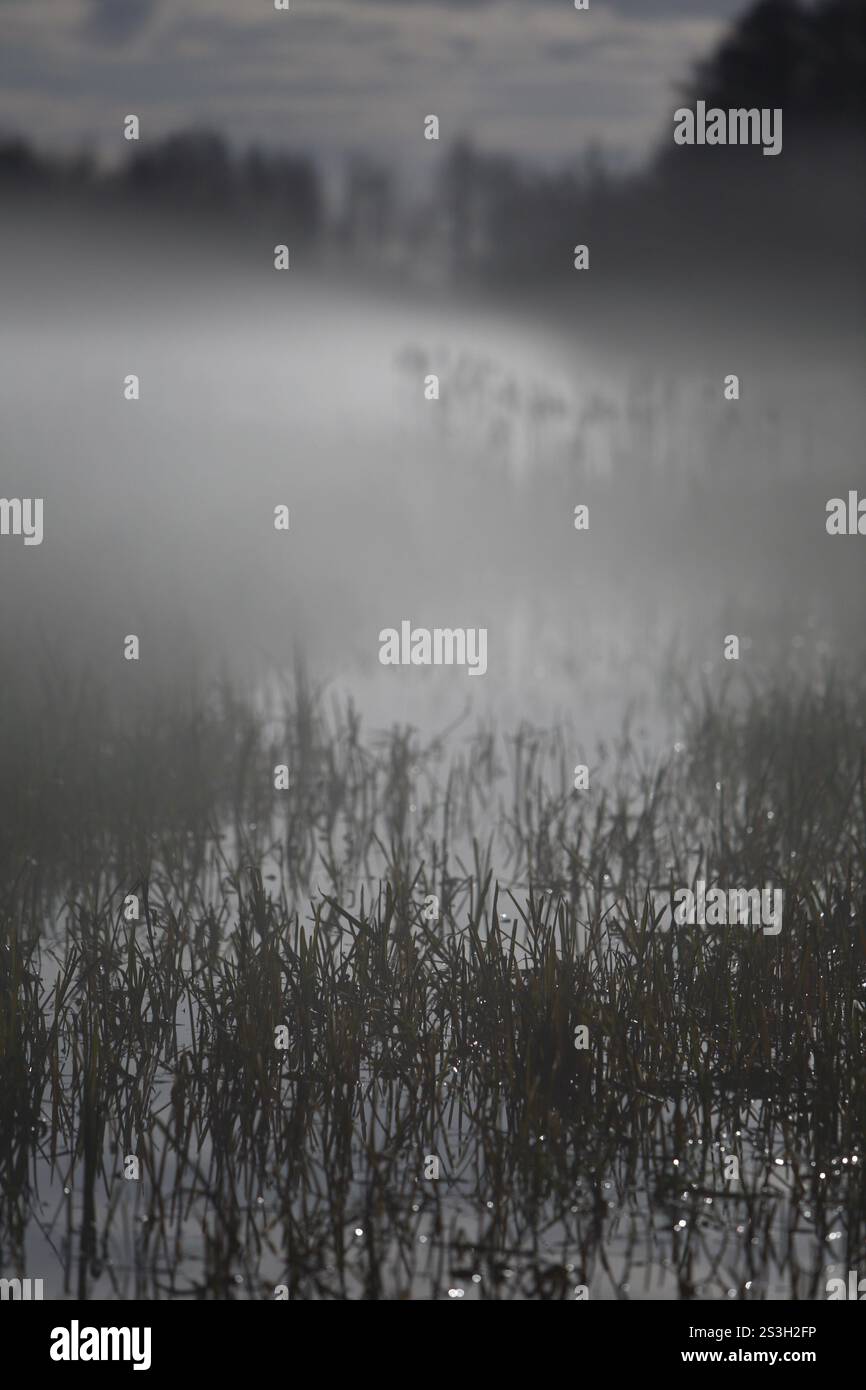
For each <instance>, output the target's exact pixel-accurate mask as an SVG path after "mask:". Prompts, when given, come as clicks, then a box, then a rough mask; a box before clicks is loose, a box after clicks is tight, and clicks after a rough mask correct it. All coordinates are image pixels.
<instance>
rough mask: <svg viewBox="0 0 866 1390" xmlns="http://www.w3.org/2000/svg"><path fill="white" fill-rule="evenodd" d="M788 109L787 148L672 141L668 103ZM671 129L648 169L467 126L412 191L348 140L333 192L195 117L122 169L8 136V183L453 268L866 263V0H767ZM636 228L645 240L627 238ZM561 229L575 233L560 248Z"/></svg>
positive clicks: (800, 268)
mask: <svg viewBox="0 0 866 1390" xmlns="http://www.w3.org/2000/svg"><path fill="white" fill-rule="evenodd" d="M698 100H702V101H705V102H706V104H707V107H708V108H709V107H719V108H721V109H723V110H728V109H731V108H753V107H757V108H776V107H779V108H781V109H782V110H783V112H784V144H783V150H782V153H781V154H780V155H779V156H777V157H772V156H771V157H767V156H765V155H763V153H762V151H761V148H760V147H748V148H743V147H738V148H730V147H722V146H716V147H712V148H709V147H703V148H700V149H697V148H693V147H692V148H690V147H687V146H676V145H675V144H674V141H673V113H674V110H675V108H676V107H677V106H680V105H690V106H694V104H695V103H696V102H697V101H698ZM668 129H669V135H667V136H666V137H664V138H663V143H662V144H661V145H660V148H659V150H658V152H657V154H656V156H655V157H654V158H653V159H652V160H651V161H650V162H649V164H648V165H647V167H646V168H645V169H643V170H642V171H640V172H639V173H636V174H632V175H629V176H614V175H613V174H612V173H611V172H610V170H609V168H608V167H607V165H606V163H605V161H604V158H603V157H602V155H601V154H600V153H599V152H597V151H596V152H593V151H590V152H589V153H587V154H585V155H584V156H583V158H581V159H578V160H575V162H574V164H573V165H572V166H571V167H570V168H568V169H560V170H558V171H555V172H543V171H539V170H538V169H534V168H532V167H529V166H526V165H524V164H521V163H520V162H518V161H517V160H513V159H510V158H507V157H502V156H492V155H489V154H485V153H482V152H480V151H479V150H477V149H476V148H474V146H473V145H472V143H471V142H470V141H468V140H458V141H457V142H455V143H454V144H453V145H452V146H451V147H450V149H449V150H448V151H447V152H446V153H445V154H444V156H443V158H442V159H441V161H440V163H439V165H438V170H437V174H436V177H435V180H434V184H433V186H432V187H431V189H430V190H429V193H428V195H427V198H426V200H425V201H424V202H422V203H421V204H418V203H415V204H410V203H409V202H407V201H406V200H405V199H404V198H403V197H402V195H401V190H400V188H399V185H398V181H397V179H396V178H395V177H394V175H393V173H392V172H391V171H389V170H388V169H387V168H385V167H384V166H382V165H380V164H377V163H376V161H375V159H372V158H359V157H354V158H352V159H351V160H350V161H349V162H348V164H347V168H346V172H345V178H344V180H343V189H342V196H341V198H340V200H339V204H338V206H337V207H328V206H327V203H326V199H325V197H324V194H323V184H322V178H321V174H320V171H319V170H318V168H317V166H316V163H315V160H314V159H313V158H311V157H310V156H308V155H306V154H303V153H285V152H272V151H266V150H263V149H257V148H253V149H251V150H249V151H246V152H237V151H234V150H232V148H231V147H230V145H229V143H228V142H227V141H226V140H225V139H224V138H223V137H222V136H221V135H219V134H215V133H212V132H209V131H197V130H193V131H185V132H179V133H177V134H174V135H171V136H169V137H167V138H164V139H161V140H159V141H157V142H154V143H152V144H148V145H146V146H145V145H142V146H138V145H132V146H131V147H130V149H131V152H130V155H129V158H128V160H127V161H126V163H125V164H124V165H123V167H122V168H120V169H118V170H115V171H112V172H110V173H108V172H105V171H103V170H100V169H99V168H98V166H97V165H96V163H95V161H93V160H92V159H90V158H89V157H87V156H78V157H76V158H72V159H61V158H50V157H48V156H45V155H43V154H40V153H38V152H36V151H34V150H33V149H32V148H31V147H30V146H29V145H28V143H27V142H26V141H25V140H24V139H22V138H20V137H18V138H10V139H7V140H6V141H5V142H4V143H0V198H2V199H3V200H4V201H5V202H7V203H8V202H9V201H10V200H12V199H14V198H15V197H16V195H17V196H27V195H29V196H30V197H31V198H38V197H39V196H40V195H43V196H48V197H50V198H54V197H57V196H60V197H62V198H64V199H67V198H68V199H74V200H76V201H83V202H85V203H87V204H96V205H97V206H99V207H101V208H103V209H106V208H110V207H131V208H132V209H141V210H146V211H147V212H148V214H155V215H159V216H164V217H165V218H170V217H171V216H174V217H176V218H178V219H180V220H181V221H183V222H185V223H187V224H189V223H190V222H192V223H196V222H197V221H198V219H199V218H201V219H206V220H207V223H208V225H209V227H210V228H211V229H212V230H218V231H230V230H231V229H232V228H236V227H238V228H242V227H250V228H252V229H254V230H256V231H260V230H261V231H267V232H268V234H271V233H273V236H274V240H275V241H284V240H285V241H290V240H293V241H298V240H304V241H308V242H310V243H316V244H322V245H331V246H336V247H338V248H339V249H340V250H341V251H342V252H344V253H345V252H349V253H351V254H353V255H356V256H358V257H361V258H364V259H366V260H375V259H377V258H379V259H385V260H388V259H390V260H392V261H395V262H400V263H402V264H403V265H406V264H407V263H408V264H411V263H412V262H414V263H415V264H421V263H423V264H428V265H429V264H430V263H431V262H433V263H435V264H437V265H438V266H439V267H441V268H443V269H445V270H447V271H448V272H449V273H450V274H451V275H453V276H454V277H455V278H459V279H463V280H486V281H488V282H492V283H502V282H509V283H512V284H521V283H525V284H532V283H543V282H545V281H548V280H555V279H557V278H558V277H560V276H563V275H566V274H571V273H572V267H571V256H570V254H568V253H569V251H570V248H571V246H573V245H576V244H578V243H585V244H586V245H588V246H589V247H590V248H591V253H592V264H593V267H594V268H596V267H597V268H600V269H601V270H602V271H603V272H604V278H606V279H609V278H610V277H615V278H617V279H618V280H620V281H623V282H628V281H629V280H631V279H636V278H638V277H639V278H640V279H641V280H645V278H646V274H647V267H648V265H649V267H650V268H652V267H653V266H658V267H659V268H663V267H664V266H666V265H670V264H671V263H675V264H676V266H677V268H678V272H679V274H680V275H681V276H685V277H688V275H689V272H690V270H693V271H694V272H695V274H696V283H697V277H698V276H699V277H700V278H701V279H705V278H706V276H707V273H708V271H709V273H710V274H712V271H713V268H715V269H717V271H718V273H719V277H720V278H724V276H725V274H726V273H727V272H730V271H732V270H733V271H736V272H737V273H740V274H742V273H743V272H745V273H746V274H748V273H749V271H752V272H754V273H759V274H761V275H767V276H770V277H773V276H776V277H779V278H781V279H782V280H783V281H785V282H789V281H791V280H793V281H794V282H795V283H798V284H803V283H804V282H806V281H808V280H809V279H815V278H820V279H826V278H827V276H828V274H835V275H836V276H837V277H838V278H839V279H840V281H841V282H842V283H844V284H846V285H850V284H851V282H852V277H853V279H854V280H857V281H859V280H860V279H861V277H862V272H863V250H862V249H863V245H864V238H866V181H864V173H866V4H864V0H817V3H807V0H758V3H756V4H755V5H754V6H753V7H752V8H751V9H750V10H749V11H748V12H747V13H746V15H745V16H744V17H743V18H742V19H741V20H740V21H739V22H738V23H737V24H736V25H735V26H734V27H733V28H732V30H731V31H730V33H729V34H728V35H727V36H726V38H725V39H724V40H723V41H722V43H721V44H720V45H719V46H718V47H717V49H716V50H715V52H713V53H711V54H710V55H709V56H708V57H707V58H706V60H705V61H703V62H702V63H700V64H699V65H698V68H697V70H696V71H695V73H694V74H693V75H692V76H691V78H690V79H689V80H688V81H687V82H685V83H684V85H683V87H682V88H681V90H680V91H679V92H677V93H675V94H673V97H672V101H671V119H670V124H669V128H668ZM636 240H637V243H638V251H637V252H636ZM563 248H565V250H564V249H563Z"/></svg>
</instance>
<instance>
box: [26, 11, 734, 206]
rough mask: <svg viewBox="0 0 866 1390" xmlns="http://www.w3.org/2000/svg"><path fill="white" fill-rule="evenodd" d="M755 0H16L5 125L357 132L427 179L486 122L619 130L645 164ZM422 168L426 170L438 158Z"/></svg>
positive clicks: (624, 150) (60, 144)
mask: <svg viewBox="0 0 866 1390" xmlns="http://www.w3.org/2000/svg"><path fill="white" fill-rule="evenodd" d="M747 7H748V5H747V0H591V4H590V10H589V11H587V12H578V11H575V9H574V7H573V4H572V3H571V0H291V9H290V11H289V12H288V13H283V12H276V11H275V10H274V8H273V4H272V3H271V0H0V129H2V130H3V131H4V132H8V131H15V132H16V133H18V134H23V135H25V136H27V137H28V138H29V139H30V140H31V141H32V142H33V143H34V144H36V145H38V146H39V147H41V148H43V149H47V150H51V149H55V150H57V151H58V152H59V151H68V150H70V149H80V148H87V149H89V150H90V151H91V152H93V153H94V154H95V155H96V156H97V157H98V158H100V159H101V160H104V161H106V162H109V163H110V162H112V160H113V159H115V158H119V157H122V156H123V155H124V154H125V153H126V148H125V147H124V143H123V141H122V140H121V139H120V132H121V129H122V122H123V117H124V116H125V115H126V114H127V113H130V112H135V114H137V115H138V116H139V117H140V118H141V121H142V131H143V136H144V135H147V136H159V135H163V134H166V133H167V132H169V131H172V130H177V129H179V128H184V127H190V126H199V127H201V126H207V127H209V128H213V129H217V130H220V131H222V132H223V133H224V134H225V135H226V136H227V137H228V138H229V139H230V140H231V141H232V142H233V143H235V144H237V145H239V146H246V145H248V144H250V143H253V142H258V143H262V144H265V145H269V146H276V147H287V148H292V149H303V150H306V151H310V152H312V153H314V154H316V155H317V156H318V157H319V158H320V159H322V160H323V162H324V163H325V164H327V163H328V162H329V161H330V160H334V159H340V158H342V157H344V156H345V155H346V154H347V153H349V152H352V151H357V152H363V153H366V154H367V155H370V156H372V157H376V158H378V159H380V160H382V161H383V162H385V163H387V164H389V165H390V166H391V167H396V168H397V169H398V170H399V171H400V172H401V173H402V175H403V176H404V177H408V179H409V180H410V181H411V179H412V176H413V174H416V173H419V162H420V161H422V160H424V159H425V157H427V156H429V146H428V145H425V142H423V141H419V135H420V132H421V131H422V129H423V120H424V117H425V116H426V115H428V114H436V115H438V116H439V119H440V122H441V135H442V141H443V142H446V143H447V142H448V141H449V139H450V138H451V137H453V136H457V135H468V136H469V137H470V138H472V139H473V140H474V141H475V142H476V143H477V144H478V145H479V146H480V147H481V148H483V149H486V150H490V151H497V152H505V153H509V154H511V155H514V156H517V157H520V158H522V159H525V160H528V161H531V162H539V163H544V164H546V165H551V164H561V163H564V162H568V161H569V160H571V159H572V158H574V157H575V156H577V155H579V154H580V153H581V152H582V151H583V150H584V149H586V148H587V147H588V146H590V145H593V144H596V145H599V144H600V145H602V146H603V147H604V149H605V150H606V151H607V156H608V158H609V159H610V160H611V162H612V163H615V164H618V165H633V164H636V163H639V162H640V161H641V160H642V159H643V158H644V157H645V156H646V155H647V154H648V153H649V152H650V150H651V149H652V148H653V145H654V144H655V142H656V141H657V140H658V139H659V136H660V134H661V132H662V130H663V129H664V128H666V122H667V120H668V117H669V113H670V110H671V108H672V105H674V104H675V103H674V102H673V101H672V93H673V89H674V85H675V83H676V82H677V81H680V80H682V78H683V77H684V76H686V75H687V74H688V72H689V70H690V67H691V65H692V64H693V63H694V61H695V60H696V59H697V58H698V57H700V56H702V55H703V54H705V53H706V52H707V50H708V49H711V48H712V47H713V45H714V44H715V42H716V41H717V40H718V38H719V37H720V36H721V34H722V32H723V31H724V28H725V25H726V23H727V22H729V21H730V20H731V18H732V17H734V16H736V15H737V14H738V13H741V12H742V11H743V9H744V8H747ZM419 177H420V174H419Z"/></svg>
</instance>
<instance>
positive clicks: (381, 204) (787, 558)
mask: <svg viewBox="0 0 866 1390" xmlns="http://www.w3.org/2000/svg"><path fill="white" fill-rule="evenodd" d="M0 29H2V43H0V55H2V56H0V86H2V93H3V95H2V105H0V117H2V131H3V138H2V142H0V199H2V219H0V267H2V271H0V273H2V300H3V314H2V319H0V343H2V347H0V351H2V360H3V363H4V370H3V372H2V374H0V415H2V420H3V423H4V432H3V469H2V494H3V495H4V496H7V497H42V498H44V542H43V544H42V545H41V546H40V547H24V545H23V540H22V539H21V538H15V537H4V538H3V539H2V544H0V582H2V585H3V594H4V599H5V602H4V604H3V606H2V622H3V642H4V650H5V651H6V653H7V661H8V665H9V667H10V668H11V669H13V670H16V671H17V672H18V673H20V674H22V675H23V676H25V677H28V676H29V675H30V674H34V673H36V672H38V671H39V670H40V668H41V667H42V666H44V665H45V664H48V665H49V666H51V667H53V668H54V669H57V670H71V671H74V670H77V669H83V670H88V671H92V672H96V673H97V674H98V676H99V678H100V679H101V680H104V681H106V682H107V683H108V684H109V685H112V686H115V685H116V688H117V692H118V696H119V698H121V699H123V700H125V699H128V698H132V696H133V692H134V691H140V690H141V689H142V688H144V687H147V686H148V685H149V684H151V683H153V682H156V683H158V684H159V683H162V682H164V681H166V680H168V681H177V680H183V681H186V680H188V679H192V678H193V676H194V675H196V677H197V678H198V677H200V676H201V675H202V673H204V678H205V679H206V678H207V675H208V673H212V672H215V671H218V670H220V669H225V668H227V669H229V670H231V671H232V673H233V674H234V675H235V676H237V677H239V678H241V679H242V680H244V681H245V682H247V683H248V684H249V685H250V686H251V687H252V688H253V689H256V688H260V687H263V686H264V684H265V683H266V682H267V680H268V679H269V678H270V677H272V676H280V675H281V674H282V673H284V672H286V671H288V670H289V669H290V668H291V667H292V665H293V663H294V662H295V661H296V660H297V659H298V658H299V657H302V658H303V659H304V660H305V661H306V662H307V664H308V665H309V668H310V669H311V671H312V672H313V674H314V676H315V677H316V679H317V680H320V681H322V682H325V683H327V684H329V685H330V687H331V688H332V689H334V690H349V691H351V692H352V693H353V695H354V696H355V698H356V699H357V700H358V701H359V703H360V705H361V707H362V709H363V710H364V712H365V713H367V714H368V715H369V717H370V718H371V719H372V720H373V722H390V721H391V720H392V719H399V720H406V721H408V722H412V723H421V724H427V723H431V724H436V725H438V724H441V723H444V722H445V721H446V719H447V718H449V717H451V715H452V714H454V713H456V712H459V711H460V710H461V709H463V708H464V707H465V706H469V707H470V709H473V710H476V711H484V712H486V711H488V710H490V709H493V710H494V711H495V713H496V714H497V715H501V716H502V717H503V718H504V719H505V720H510V719H514V718H517V719H519V718H528V719H531V720H538V721H541V720H544V719H548V718H553V717H554V716H555V715H557V714H560V713H562V712H570V713H571V714H574V713H575V712H577V713H578V714H579V716H580V718H581V719H582V720H583V722H584V726H585V728H586V732H587V734H588V735H589V736H591V735H592V734H593V733H596V732H597V733H603V732H605V731H606V730H608V729H609V728H612V727H614V726H615V725H616V723H617V722H618V720H619V717H620V714H621V712H622V709H623V708H624V706H625V705H626V704H628V703H629V702H630V701H631V700H632V699H633V698H640V697H642V696H644V695H648V694H649V692H650V691H651V690H653V689H657V688H658V678H659V676H660V675H662V676H663V675H664V673H665V671H666V670H669V669H671V667H672V666H673V665H674V664H676V665H677V666H680V665H683V666H684V667H685V669H686V672H687V674H691V675H693V676H694V677H695V678H709V679H720V678H721V677H722V675H723V672H724V669H725V668H728V663H723V662H722V660H721V653H722V645H723V640H724V637H725V635H726V634H728V633H736V634H738V635H739V636H740V638H741V643H742V651H741V662H740V670H741V671H742V672H743V673H744V674H745V676H746V678H747V679H750V678H751V677H753V676H758V675H760V674H761V673H762V672H765V671H768V670H770V669H773V668H776V667H778V666H779V665H780V664H783V665H784V664H785V663H792V664H793V667H794V668H795V669H800V670H809V669H811V668H812V667H813V666H815V665H820V664H821V663H823V662H824V661H825V660H827V659H833V660H841V661H843V662H844V661H849V660H852V659H854V660H856V659H857V658H858V657H859V655H860V653H861V651H862V632H863V597H864V586H863V583H862V556H861V553H860V550H859V548H858V547H859V545H861V544H862V542H861V541H859V539H858V538H856V537H845V538H831V537H829V536H827V534H826V530H825V519H826V503H827V500H828V499H829V498H831V497H835V496H841V497H847V493H848V490H849V489H850V488H856V487H857V486H858V484H859V485H860V486H861V487H862V486H863V483H864V481H866V475H864V469H863V465H862V443H861V441H862V431H863V423H864V421H863V414H864V406H863V399H864V395H863V365H864V362H863V334H862V325H863V318H862V305H863V298H862V295H863V288H864V286H863V268H864V255H863V246H864V239H863V238H864V231H866V217H864V196H863V187H864V185H863V179H862V174H863V170H864V159H863V154H864V136H866V104H864V103H866V97H864V92H866V84H864V82H863V77H864V75H866V39H864V23H863V10H862V6H860V5H859V4H853V3H850V0H834V2H833V3H824V4H820V5H810V6H807V5H797V4H793V3H782V2H781V0H762V3H759V4H757V5H743V4H735V3H722V0H718V3H713V4H709V3H702V4H687V3H685V2H684V0H683V2H682V3H674V0H671V3H659V4H650V3H641V4H638V3H627V2H626V0H620V3H614V0H611V3H609V4H604V5H603V4H601V3H593V6H592V8H591V10H590V11H589V12H588V13H577V12H575V11H574V10H573V9H571V8H569V7H568V6H567V5H565V4H556V3H552V2H551V3H546V0H538V3H534V4H531V5H526V4H522V5H518V4H507V3H503V4H494V3H487V4H484V3H479V4H461V5H459V6H458V5H456V4H455V5H447V4H446V5H433V4H427V3H421V2H420V0H419V3H404V4H400V5H398V4H396V3H378V4H376V3H367V0H341V3H336V2H335V3H319V2H318V0H317V3H316V4H315V6H313V5H311V4H310V5H305V4H303V3H302V2H301V0H293V6H292V10H291V11H290V13H289V14H282V13H275V12H273V10H272V9H269V8H268V6H267V5H262V6H260V7H252V6H240V5H239V4H237V3H231V2H230V0H210V2H209V3H194V4H188V5H185V6H184V7H183V10H182V13H179V12H178V10H177V9H176V7H174V6H168V5H164V4H159V3H156V0H147V2H145V0H141V2H140V3H139V2H138V0H137V2H136V3H124V4H119V3H107V0H103V2H102V3H89V4H85V3H74V4H63V5H62V6H61V5H60V4H59V3H46V4H43V5H40V6H38V7H34V6H32V5H29V4H24V3H17V2H16V0H11V2H10V0H4V3H2V4H0ZM697 98H701V99H704V100H706V101H707V103H708V105H719V106H722V107H725V108H727V107H729V106H752V105H757V106H770V107H773V106H781V107H782V108H783V109H784V149H783V153H782V154H781V156H779V157H778V158H776V159H770V158H765V157H763V155H762V154H761V151H760V149H759V148H739V149H682V148H677V147H675V146H674V145H673V122H672V112H673V110H674V109H675V107H677V106H678V105H681V104H693V102H694V100H696V99H697ZM133 112H134V113H135V114H137V115H138V116H139V118H140V120H141V139H140V141H139V142H137V143H136V142H126V141H125V140H124V139H123V121H124V117H125V116H126V115H127V114H128V113H133ZM428 114H436V115H438V117H439V120H440V124H441V138H440V141H439V142H438V143H435V142H428V141H425V139H424V134H423V132H424V119H425V117H426V116H427V115H428ZM283 242H285V243H286V244H288V246H289V248H290V253H291V270H290V271H289V272H288V273H277V272H276V271H275V270H274V269H273V248H274V245H275V244H276V243H283ZM578 243H586V244H587V245H588V246H589V247H590V256H591V263H590V270H589V271H588V272H586V273H578V272H576V271H575V270H574V269H573V266H572V262H573V247H574V246H575V245H576V244H578ZM428 372H437V373H438V374H439V375H440V379H441V399H440V400H439V401H437V402H429V401H426V400H425V399H424V378H425V375H426V374H427V373H428ZM130 373H135V374H137V375H138V376H139V377H140V380H141V400H140V401H138V402H128V401H126V400H125V399H124V394H123V383H124V378H125V377H126V376H127V375H128V374H130ZM729 373H736V374H737V375H738V376H739V377H740V382H741V399H740V401H739V402H735V403H732V402H727V401H725V400H724V396H723V388H724V378H725V376H726V375H727V374H729ZM279 503H284V504H286V505H288V506H289V507H290V509H291V530H290V532H289V533H288V534H285V533H283V532H276V531H275V530H274V527H273V512H274V507H275V506H276V505H277V504H279ZM578 503H586V504H587V505H589V508H590V530H589V532H576V531H575V530H574V527H573V512H574V507H575V506H576V505H577V504H578ZM404 618H408V619H410V620H411V621H412V622H413V624H414V625H416V626H428V627H434V626H443V627H487V628H488V673H487V675H486V677H485V678H484V679H483V680H479V679H473V680H469V679H468V677H467V673H466V671H465V670H463V669H460V668H452V669H447V668H446V669H445V670H441V671H436V670H424V669H422V670H417V669H410V668H407V669H402V668H401V669H400V670H398V671H394V670H391V669H389V668H381V667H380V666H379V664H378V651H379V642H378V633H379V630H380V629H381V628H384V627H399V624H400V622H401V620H402V619H404ZM128 633H136V634H137V635H138V636H139V638H140V640H141V661H140V663H138V664H133V663H126V662H124V661H123V657H122V650H123V639H124V637H125V635H126V634H128Z"/></svg>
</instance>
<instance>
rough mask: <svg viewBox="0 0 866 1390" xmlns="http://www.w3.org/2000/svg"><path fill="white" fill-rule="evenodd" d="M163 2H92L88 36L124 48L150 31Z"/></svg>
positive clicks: (141, 0) (130, 0) (159, 0)
mask: <svg viewBox="0 0 866 1390" xmlns="http://www.w3.org/2000/svg"><path fill="white" fill-rule="evenodd" d="M161 3H162V0H90V13H89V15H88V16H87V18H86V20H85V33H86V34H87V35H88V36H89V37H91V38H95V39H98V40H100V41H101V42H102V43H108V44H115V45H120V44H124V43H126V42H127V41H128V40H129V39H132V38H134V37H135V36H136V34H139V33H141V31H142V30H143V29H146V28H147V26H148V25H149V24H150V22H151V20H152V19H153V17H154V15H155V14H156V12H157V10H158V9H159V7H160V5H161Z"/></svg>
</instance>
